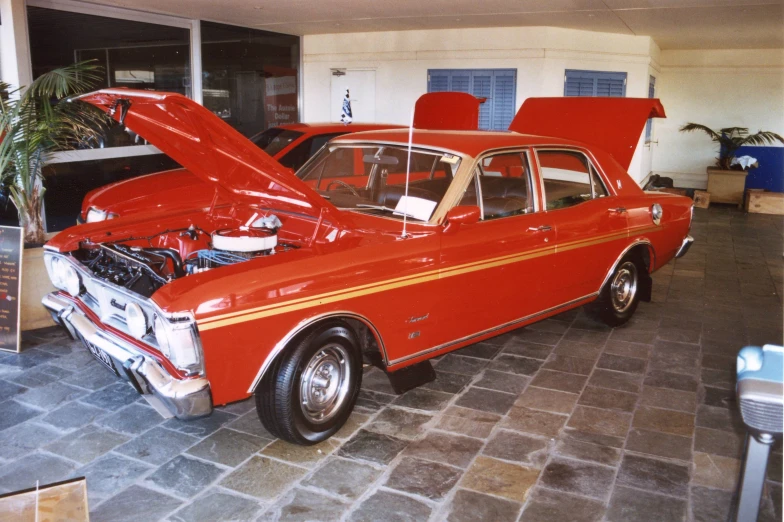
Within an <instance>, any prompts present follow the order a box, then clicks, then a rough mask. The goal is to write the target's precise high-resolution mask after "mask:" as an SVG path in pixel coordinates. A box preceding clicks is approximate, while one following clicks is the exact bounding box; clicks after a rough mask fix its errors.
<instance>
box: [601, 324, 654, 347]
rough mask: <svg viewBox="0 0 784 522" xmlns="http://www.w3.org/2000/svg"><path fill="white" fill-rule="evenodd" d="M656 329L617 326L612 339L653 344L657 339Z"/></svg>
mask: <svg viewBox="0 0 784 522" xmlns="http://www.w3.org/2000/svg"><path fill="white" fill-rule="evenodd" d="M656 333H657V332H656V330H638V329H636V328H616V329H614V330H613V332H612V335H611V336H610V338H611V339H613V340H615V341H626V342H630V343H641V344H651V343H653V341H654V339H656Z"/></svg>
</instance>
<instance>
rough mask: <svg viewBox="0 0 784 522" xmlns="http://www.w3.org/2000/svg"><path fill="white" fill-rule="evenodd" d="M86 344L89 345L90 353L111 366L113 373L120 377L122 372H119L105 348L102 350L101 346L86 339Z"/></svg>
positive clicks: (105, 364) (108, 366)
mask: <svg viewBox="0 0 784 522" xmlns="http://www.w3.org/2000/svg"><path fill="white" fill-rule="evenodd" d="M84 344H85V345H86V346H87V349H88V350H90V353H91V354H92V355H93V357H95V358H96V359H98V361H99V362H101V364H103V365H104V366H106V367H107V368H109V370H111V372H112V373H113V374H115V375H116V376H118V377H119V376H120V372H118V371H117V368H115V367H114V361H113V360H112V358H111V357H109V355H108V354H107V353H106V352H104V351H103V350H101V349H100V348H98V347H97V346H95V345H94V344H93V343H91V342H89V341H84Z"/></svg>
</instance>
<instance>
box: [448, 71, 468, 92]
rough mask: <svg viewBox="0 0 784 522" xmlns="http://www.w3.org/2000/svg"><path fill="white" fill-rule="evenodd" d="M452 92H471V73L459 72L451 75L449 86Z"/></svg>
mask: <svg viewBox="0 0 784 522" xmlns="http://www.w3.org/2000/svg"><path fill="white" fill-rule="evenodd" d="M449 90H450V91H452V92H467V93H470V92H471V71H461V72H459V73H457V72H454V73H452V85H450V86H449Z"/></svg>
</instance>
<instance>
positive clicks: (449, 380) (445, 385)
mask: <svg viewBox="0 0 784 522" xmlns="http://www.w3.org/2000/svg"><path fill="white" fill-rule="evenodd" d="M472 379H473V376H472V375H461V374H459V373H448V372H439V371H436V379H435V380H434V381H431V382H429V383H427V384H425V385H424V386H422V388H424V389H426V390H435V391H440V392H444V393H459V392H460V391H461V390H462V389H463V388H465V387H466V386H467V385H468V384H469V383H470V382H471V380H472Z"/></svg>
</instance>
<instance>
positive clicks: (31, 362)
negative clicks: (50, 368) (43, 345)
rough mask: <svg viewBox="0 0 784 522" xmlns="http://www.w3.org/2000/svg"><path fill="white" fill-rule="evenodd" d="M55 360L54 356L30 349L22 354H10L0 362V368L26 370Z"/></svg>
mask: <svg viewBox="0 0 784 522" xmlns="http://www.w3.org/2000/svg"><path fill="white" fill-rule="evenodd" d="M55 359H57V356H56V355H53V354H51V353H47V352H44V351H41V350H36V349H35V348H32V349H29V350H25V351H23V352H22V353H19V354H11V355H10V356H9V357H5V358H3V360H2V361H0V366H8V367H11V368H18V369H20V370H27V369H30V368H33V367H35V366H38V365H40V364H44V363H47V362H49V361H53V360H55Z"/></svg>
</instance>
